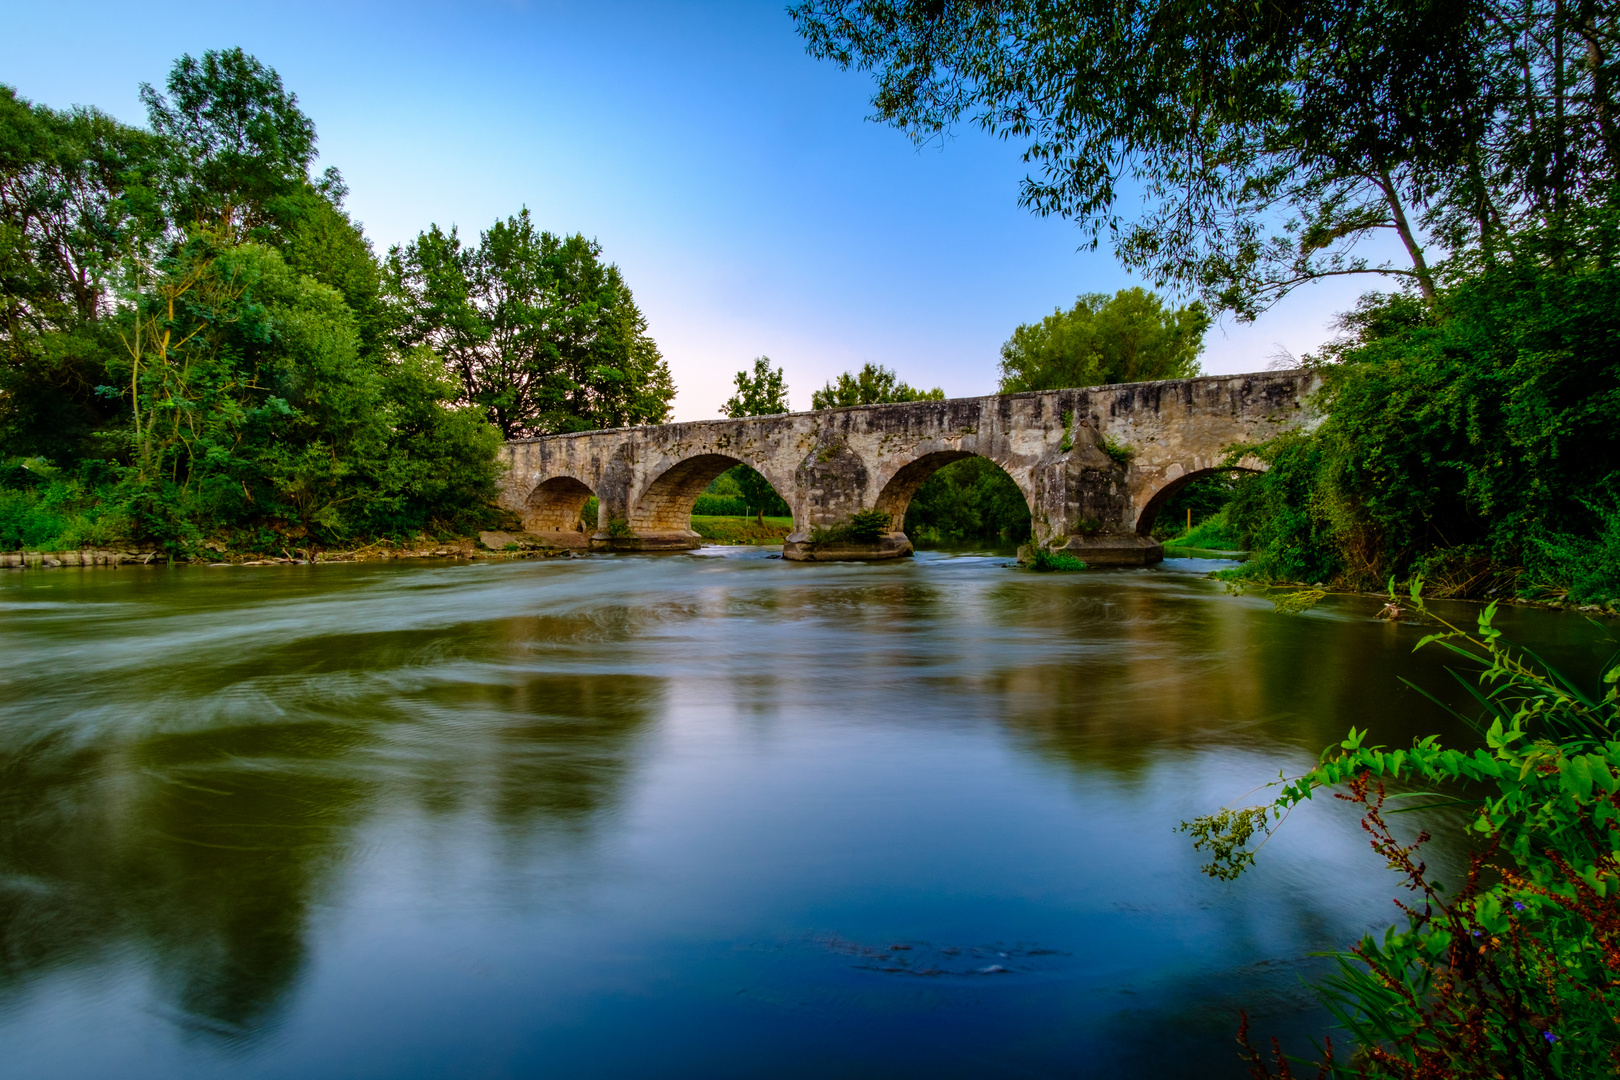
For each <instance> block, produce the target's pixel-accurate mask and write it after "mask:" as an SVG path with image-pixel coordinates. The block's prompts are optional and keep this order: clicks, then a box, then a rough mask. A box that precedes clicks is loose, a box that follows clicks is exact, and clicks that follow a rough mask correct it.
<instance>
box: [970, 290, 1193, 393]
mask: <svg viewBox="0 0 1620 1080" xmlns="http://www.w3.org/2000/svg"><path fill="white" fill-rule="evenodd" d="M1208 328H1209V315H1208V314H1207V312H1206V311H1205V310H1204V306H1203V305H1202V304H1199V303H1194V304H1192V305H1190V306H1188V307H1183V308H1178V309H1176V310H1174V311H1172V310H1170V309H1169V308H1167V307H1165V305H1164V302H1163V301H1161V300H1160V299H1159V298H1158V297H1157V296H1155V295H1154V294H1153V293H1150V292H1148V291H1146V290H1144V289H1139V288H1138V289H1121V290H1120V291H1119V292H1117V293H1115V294H1114V295H1113V296H1112V297H1110V296H1106V295H1104V294H1102V293H1086V294H1085V295H1083V296H1081V297H1079V298H1078V299H1077V300H1076V301H1075V302H1074V307H1072V308H1070V309H1069V310H1068V311H1063V310H1057V311H1054V312H1052V314H1050V315H1048V316H1047V317H1046V318H1044V319H1042V320H1041V321H1040V322H1038V323H1026V324H1024V325H1023V326H1020V327H1018V328H1017V329H1016V330H1014V331H1013V334H1012V337H1011V338H1009V339H1007V342H1006V344H1004V345H1002V347H1001V392H1002V393H1003V394H1016V393H1019V392H1021V391H1025V390H1058V389H1062V388H1064V387H1069V386H1102V385H1105V384H1107V383H1119V382H1147V381H1150V380H1153V379H1185V378H1190V377H1192V376H1194V375H1197V374H1198V371H1199V368H1198V354H1199V353H1200V352H1202V351H1203V349H1204V331H1205V330H1207V329H1208Z"/></svg>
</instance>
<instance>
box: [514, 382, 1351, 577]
mask: <svg viewBox="0 0 1620 1080" xmlns="http://www.w3.org/2000/svg"><path fill="white" fill-rule="evenodd" d="M1319 386H1320V378H1319V376H1317V375H1316V374H1314V373H1312V372H1309V371H1281V372H1266V373H1263V374H1255V375H1216V376H1206V377H1204V378H1197V379H1176V380H1170V381H1166V382H1148V383H1123V384H1118V385H1114V386H1093V387H1087V388H1082V389H1074V390H1048V391H1039V392H1035V393H1027V394H995V395H991V396H989V397H979V398H956V399H953V400H948V401H912V402H906V403H904V404H898V405H864V406H857V407H854V408H846V409H824V410H822V411H820V412H807V413H786V414H783V415H779V416H758V417H750V418H747V419H743V420H699V421H695V422H692V423H685V424H664V425H660V426H658V427H638V428H620V429H617V430H612V431H585V432H580V433H578V434H574V435H550V436H545V437H542V438H535V439H522V440H516V441H513V442H509V443H507V444H506V445H505V446H504V447H503V448H502V450H501V456H502V459H503V461H504V462H505V463H506V465H507V466H508V470H507V472H506V476H505V480H504V481H503V491H502V494H501V503H502V505H504V506H505V507H507V508H508V509H510V510H512V511H513V512H514V513H516V514H519V515H521V516H522V518H523V522H524V527H525V528H526V529H527V530H528V531H529V532H531V533H534V534H536V535H538V536H540V537H542V538H544V539H545V540H546V541H547V542H549V543H552V544H557V545H562V546H569V547H587V546H588V547H592V548H598V549H606V550H619V551H667V550H679V549H687V548H695V547H697V546H698V545H699V542H700V541H699V538H698V534H697V533H695V532H693V531H692V520H691V516H692V504H693V502H694V501H695V500H696V499H697V497H698V495H699V494H701V493H702V491H703V489H704V488H706V487H707V486H708V485H709V483H710V481H712V480H714V478H715V477H717V476H719V475H720V474H721V473H723V472H725V471H726V470H727V469H729V468H731V467H732V466H733V465H736V464H737V463H738V462H742V463H745V464H747V465H750V466H752V467H753V468H755V469H757V470H759V471H760V473H762V474H763V475H764V476H765V478H766V479H767V480H769V481H770V482H771V484H772V486H774V487H775V488H776V491H777V493H778V494H780V495H781V496H782V498H783V499H784V500H785V501H786V502H787V504H788V506H790V507H791V508H792V510H793V533H792V534H791V535H790V536H789V537H788V538H787V541H786V544H785V545H784V548H783V553H784V554H785V555H786V557H787V558H789V559H799V560H809V561H825V560H837V559H884V558H894V557H898V556H904V555H909V554H911V541H910V540H909V539H908V538H907V537H906V534H905V532H904V531H903V526H904V522H905V516H906V506H907V505H908V504H909V503H910V502H911V497H912V495H913V494H915V493H916V491H917V488H918V487H919V486H920V485H921V484H922V482H923V481H924V480H926V479H928V477H929V476H931V475H933V473H934V472H935V471H937V470H938V469H939V468H941V467H942V466H944V465H948V464H950V463H951V462H953V461H958V460H960V459H962V458H966V457H971V456H973V455H979V456H981V457H985V458H988V459H990V460H991V461H993V462H995V463H996V464H997V465H999V466H1000V467H1001V468H1002V469H1004V470H1006V472H1007V475H1009V476H1010V477H1012V479H1013V481H1014V482H1015V483H1016V484H1017V485H1018V487H1019V488H1020V489H1021V490H1022V491H1023V493H1024V498H1025V499H1027V500H1028V501H1029V510H1030V515H1031V528H1032V531H1033V534H1034V535H1033V542H1035V543H1038V544H1042V545H1045V546H1047V547H1049V548H1052V549H1054V550H1057V549H1061V550H1065V551H1070V552H1073V553H1075V554H1076V555H1078V556H1079V557H1081V558H1083V559H1085V560H1086V561H1087V562H1089V563H1091V564H1093V565H1141V564H1144V563H1149V562H1155V561H1157V560H1158V559H1160V558H1162V557H1163V551H1162V549H1161V547H1160V546H1159V544H1158V543H1156V542H1155V541H1154V540H1153V539H1152V538H1151V537H1150V536H1149V535H1148V533H1149V531H1150V530H1151V529H1152V527H1153V521H1154V518H1155V516H1156V515H1157V514H1158V510H1159V508H1160V507H1161V506H1162V505H1164V503H1165V501H1166V500H1167V499H1169V498H1170V496H1171V495H1173V494H1174V493H1175V491H1176V490H1177V489H1179V488H1180V487H1182V486H1183V485H1185V484H1186V483H1188V482H1189V481H1191V480H1194V479H1196V478H1198V477H1200V476H1205V475H1208V474H1210V473H1213V472H1218V471H1221V470H1222V469H1223V468H1232V467H1233V465H1232V464H1229V463H1228V458H1229V452H1230V448H1231V447H1233V446H1235V445H1240V444H1244V443H1253V442H1259V441H1261V440H1264V439H1268V438H1270V437H1272V436H1273V435H1276V434H1278V433H1279V432H1282V431H1286V430H1289V429H1292V428H1299V427H1309V426H1311V425H1312V424H1313V423H1314V420H1315V417H1316V414H1315V412H1314V411H1313V409H1312V406H1311V402H1310V398H1311V395H1312V394H1313V393H1314V392H1315V391H1316V390H1317V389H1318V388H1319ZM1236 466H1237V467H1239V468H1250V469H1257V468H1263V467H1264V466H1263V464H1262V463H1260V462H1258V461H1256V460H1255V459H1253V458H1245V459H1242V460H1240V461H1238V462H1236ZM593 495H594V496H596V498H597V500H598V511H597V520H596V523H595V525H596V527H595V529H594V531H593V530H591V529H589V528H588V527H587V526H586V525H584V524H583V523H582V522H581V520H580V514H581V512H582V510H583V509H584V507H585V504H586V501H587V500H588V499H590V497H591V496H593ZM874 510H876V511H882V513H883V514H884V515H886V518H883V519H880V518H879V517H878V516H877V515H875V514H873V513H871V511H874ZM857 514H861V515H862V516H861V518H860V519H859V520H858V521H855V520H854V519H855V515H857ZM852 525H853V528H852Z"/></svg>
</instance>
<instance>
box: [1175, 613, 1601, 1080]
mask: <svg viewBox="0 0 1620 1080" xmlns="http://www.w3.org/2000/svg"><path fill="white" fill-rule="evenodd" d="M1391 597H1392V599H1393V588H1391ZM1412 601H1413V605H1414V607H1416V608H1417V610H1418V611H1419V612H1420V613H1421V614H1422V615H1423V616H1424V617H1425V618H1427V619H1433V620H1434V621H1436V622H1438V623H1440V625H1441V626H1442V627H1443V628H1444V629H1443V630H1442V631H1441V632H1439V633H1435V634H1430V635H1427V636H1425V637H1424V638H1423V639H1422V640H1421V641H1419V643H1418V648H1423V647H1426V646H1429V645H1437V646H1439V647H1441V648H1445V649H1447V650H1449V651H1451V652H1452V653H1453V654H1454V655H1456V656H1458V657H1461V658H1463V659H1464V660H1465V661H1466V662H1467V663H1469V664H1470V665H1472V666H1475V667H1477V668H1478V669H1479V675H1478V679H1477V685H1476V684H1474V683H1471V682H1470V681H1469V680H1468V679H1466V678H1464V677H1463V676H1461V675H1460V674H1457V673H1456V672H1453V676H1454V677H1455V678H1456V679H1457V681H1458V683H1459V684H1460V685H1461V686H1462V687H1463V688H1464V689H1465V690H1466V692H1467V693H1468V695H1469V697H1470V698H1471V699H1472V701H1473V703H1474V705H1475V706H1477V707H1478V708H1479V709H1480V710H1481V715H1480V716H1478V717H1477V718H1475V717H1467V716H1463V714H1461V713H1457V714H1456V715H1458V716H1463V719H1465V720H1468V721H1469V723H1470V724H1471V725H1472V726H1473V727H1474V728H1475V730H1477V731H1478V732H1479V733H1480V735H1481V736H1482V740H1483V743H1484V745H1483V746H1481V747H1477V748H1475V749H1472V750H1467V751H1465V750H1457V749H1451V748H1446V747H1443V746H1441V745H1440V742H1439V739H1438V737H1437V736H1430V737H1427V738H1423V739H1418V740H1415V741H1414V743H1413V745H1412V746H1411V747H1410V748H1408V749H1398V750H1388V749H1387V748H1385V747H1382V746H1376V745H1371V744H1369V742H1368V738H1367V736H1368V733H1367V732H1365V731H1358V730H1355V729H1354V728H1352V729H1351V731H1350V734H1349V736H1348V737H1347V738H1346V739H1345V740H1344V741H1343V742H1342V743H1340V744H1339V746H1337V747H1330V748H1329V749H1328V750H1326V751H1324V752H1323V755H1322V760H1321V763H1320V764H1319V765H1318V766H1317V767H1316V768H1315V769H1313V770H1311V771H1310V772H1309V773H1307V774H1305V775H1304V776H1302V777H1298V778H1296V779H1293V780H1285V781H1281V782H1280V783H1281V792H1280V794H1279V795H1278V796H1277V798H1276V799H1275V800H1274V801H1273V802H1272V803H1271V804H1269V805H1267V806H1260V807H1248V808H1245V809H1243V810H1240V811H1232V810H1225V811H1222V812H1220V813H1218V814H1215V815H1211V816H1209V817H1206V818H1201V819H1199V820H1197V821H1195V822H1186V823H1183V826H1182V827H1183V829H1184V830H1186V831H1189V832H1191V833H1192V835H1193V836H1194V845H1195V847H1197V848H1199V849H1200V850H1204V851H1207V852H1209V853H1210V854H1211V855H1212V856H1213V858H1212V861H1211V863H1210V864H1209V865H1208V866H1206V867H1205V870H1206V872H1207V873H1210V874H1212V875H1213V876H1216V877H1221V878H1232V877H1235V876H1237V875H1238V874H1240V873H1241V872H1242V871H1243V870H1244V869H1245V868H1247V867H1248V866H1250V865H1252V864H1253V862H1254V859H1255V851H1256V850H1257V849H1250V848H1249V847H1248V846H1247V844H1248V841H1249V840H1251V839H1252V838H1253V837H1255V836H1263V835H1269V833H1270V832H1271V831H1272V830H1274V829H1275V828H1276V827H1277V825H1279V824H1280V823H1281V822H1282V820H1283V819H1284V818H1286V816H1287V814H1288V812H1289V811H1290V810H1291V809H1292V808H1293V807H1295V806H1297V805H1299V804H1300V803H1301V802H1303V801H1305V800H1308V799H1311V798H1313V797H1314V795H1315V793H1316V792H1318V791H1322V790H1327V789H1331V788H1336V787H1339V786H1341V785H1342V786H1344V787H1346V788H1347V789H1348V793H1347V794H1346V793H1336V797H1337V798H1339V799H1344V800H1347V801H1349V802H1351V803H1352V804H1354V805H1356V806H1358V807H1360V808H1361V809H1362V811H1363V827H1364V828H1365V829H1366V831H1367V833H1368V834H1369V836H1370V838H1371V842H1372V846H1373V849H1374V850H1375V851H1376V852H1377V853H1378V854H1379V855H1380V856H1381V857H1383V858H1384V859H1385V860H1386V862H1387V863H1388V864H1389V865H1390V867H1391V868H1392V869H1394V870H1396V871H1397V872H1398V873H1400V874H1401V876H1402V877H1403V878H1404V884H1405V887H1406V888H1407V889H1408V890H1409V891H1410V892H1411V893H1412V894H1413V900H1412V901H1411V902H1407V903H1402V905H1401V907H1402V910H1403V912H1404V913H1405V925H1404V927H1402V926H1396V927H1391V928H1390V929H1389V930H1388V931H1387V932H1386V933H1385V934H1384V935H1383V937H1382V940H1380V939H1379V938H1377V937H1374V936H1372V935H1368V936H1366V937H1364V938H1362V940H1361V941H1360V942H1359V943H1358V944H1357V945H1355V946H1354V947H1353V948H1351V949H1350V950H1349V951H1347V952H1342V953H1338V954H1335V957H1336V960H1337V964H1338V970H1337V973H1336V974H1335V975H1334V976H1333V977H1332V978H1330V979H1329V980H1328V981H1327V982H1326V984H1325V985H1324V986H1323V987H1322V988H1321V993H1322V996H1323V998H1324V1001H1325V1002H1326V1004H1327V1005H1328V1007H1329V1008H1330V1010H1332V1012H1333V1014H1334V1016H1335V1018H1336V1019H1337V1020H1338V1022H1339V1024H1340V1025H1341V1026H1342V1027H1344V1028H1345V1029H1346V1030H1348V1031H1349V1032H1350V1033H1351V1034H1352V1035H1353V1036H1354V1037H1355V1039H1356V1040H1357V1042H1358V1043H1359V1044H1360V1045H1361V1048H1362V1055H1363V1056H1362V1058H1361V1060H1359V1061H1358V1062H1357V1063H1356V1071H1355V1075H1360V1076H1373V1077H1402V1078H1405V1077H1413V1078H1416V1077H1441V1076H1445V1077H1481V1078H1483V1077H1497V1076H1548V1077H1552V1076H1574V1075H1598V1074H1602V1075H1608V1073H1609V1072H1610V1071H1612V1070H1613V1069H1614V1068H1615V1067H1616V1066H1620V1022H1617V1020H1616V1015H1617V1010H1620V992H1617V988H1620V664H1616V663H1614V662H1613V661H1611V662H1610V664H1609V665H1606V668H1605V670H1604V671H1603V672H1602V684H1603V686H1605V687H1606V689H1604V690H1601V691H1600V692H1599V693H1601V696H1597V695H1596V694H1593V693H1589V692H1588V691H1586V690H1585V689H1583V688H1582V687H1581V686H1580V685H1578V683H1577V682H1576V681H1575V680H1572V679H1570V678H1567V677H1565V676H1563V675H1561V674H1559V673H1558V672H1556V671H1554V670H1552V669H1551V668H1548V667H1547V666H1546V665H1545V664H1543V663H1542V662H1541V661H1540V660H1539V659H1538V658H1537V657H1535V656H1534V654H1532V653H1529V652H1528V651H1524V650H1514V649H1512V648H1511V647H1509V646H1508V645H1507V644H1506V643H1504V642H1503V641H1502V640H1501V634H1500V631H1498V630H1496V629H1495V628H1494V627H1493V626H1492V621H1493V617H1494V615H1495V611H1496V605H1495V604H1494V603H1493V604H1491V605H1490V606H1489V607H1487V608H1486V609H1485V610H1484V611H1483V612H1482V613H1481V615H1480V616H1479V621H1478V629H1477V631H1476V632H1474V633H1468V632H1465V631H1463V630H1460V629H1458V628H1457V627H1455V626H1452V625H1451V624H1450V623H1447V622H1445V621H1444V620H1443V619H1439V618H1438V617H1436V616H1435V615H1434V614H1433V613H1432V612H1429V611H1428V610H1426V609H1425V607H1424V605H1423V602H1422V598H1421V596H1420V593H1419V588H1418V587H1417V586H1415V585H1414V587H1413V589H1412ZM1386 784H1396V785H1399V786H1400V787H1401V788H1402V789H1403V790H1402V791H1401V792H1400V793H1399V794H1393V795H1392V794H1389V793H1388V792H1387V791H1386V787H1385V785H1386ZM1476 795H1478V796H1480V797H1478V798H1476V797H1475V796H1476ZM1396 800H1399V801H1400V802H1402V803H1403V804H1408V805H1406V806H1403V809H1421V808H1423V807H1428V806H1443V805H1448V804H1458V803H1462V804H1466V805H1474V806H1477V807H1478V810H1477V812H1476V813H1475V815H1474V816H1473V818H1472V821H1471V823H1470V825H1469V826H1468V829H1469V832H1471V833H1472V834H1474V835H1475V836H1476V837H1477V838H1478V844H1477V845H1476V850H1475V853H1474V854H1473V856H1472V857H1471V861H1470V866H1469V869H1468V873H1467V875H1466V877H1465V878H1464V880H1463V881H1462V882H1460V883H1454V884H1453V886H1452V887H1451V888H1449V889H1447V888H1443V886H1442V884H1441V883H1440V882H1437V881H1435V880H1434V879H1433V877H1432V876H1431V875H1430V873H1429V871H1428V868H1427V867H1426V866H1425V865H1424V863H1423V862H1422V861H1421V859H1420V858H1418V856H1417V851H1418V849H1419V847H1420V846H1421V845H1422V844H1423V843H1425V842H1426V841H1427V840H1428V839H1429V836H1428V834H1427V833H1426V832H1425V833H1421V834H1420V835H1419V836H1418V837H1417V839H1416V840H1415V841H1414V842H1412V843H1402V842H1401V841H1399V840H1398V839H1396V837H1395V836H1394V835H1393V833H1392V832H1391V830H1390V828H1389V825H1388V823H1387V821H1386V818H1385V815H1386V814H1387V813H1390V812H1391V811H1389V810H1387V809H1386V806H1387V804H1388V803H1390V802H1392V801H1396ZM1249 1054H1250V1061H1251V1064H1252V1065H1253V1066H1254V1067H1255V1069H1256V1075H1259V1076H1269V1075H1272V1073H1271V1072H1270V1070H1269V1067H1268V1066H1267V1065H1266V1064H1265V1063H1264V1062H1262V1061H1261V1059H1260V1056H1259V1054H1258V1053H1257V1052H1255V1051H1254V1050H1253V1048H1252V1047H1250V1048H1249ZM1279 1062H1280V1063H1281V1064H1282V1067H1283V1070H1284V1072H1283V1075H1286V1070H1287V1066H1286V1063H1285V1062H1282V1061H1281V1056H1280V1054H1279ZM1326 1071H1332V1072H1333V1073H1334V1074H1335V1075H1349V1074H1350V1071H1349V1070H1348V1069H1347V1068H1345V1067H1343V1066H1338V1065H1334V1064H1333V1063H1332V1062H1331V1061H1330V1062H1327V1063H1326V1067H1325V1069H1324V1072H1326Z"/></svg>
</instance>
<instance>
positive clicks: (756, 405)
mask: <svg viewBox="0 0 1620 1080" xmlns="http://www.w3.org/2000/svg"><path fill="white" fill-rule="evenodd" d="M736 383H737V392H736V393H735V394H733V395H731V397H729V398H727V399H726V403H725V404H724V405H722V406H720V411H721V412H723V413H725V414H726V415H727V416H729V417H731V418H732V419H733V420H738V419H741V418H743V417H745V416H776V415H778V414H780V413H785V412H787V411H788V396H787V395H788V389H787V379H786V376H785V374H784V373H783V371H782V369H781V368H773V367H771V358H770V357H768V356H756V357H754V370H753V373H752V374H750V373H749V372H746V371H739V372H737V379H736ZM726 487H734V488H736V490H737V491H738V492H739V493H740V494H741V495H742V497H743V498H744V499H745V500H746V501H747V503H748V505H749V506H752V507H753V508H754V509H755V511H756V512H757V513H758V515H759V517H760V519H761V521H762V522H763V520H764V517H765V514H766V512H769V513H771V514H772V515H773V516H779V517H786V516H787V515H788V514H791V513H792V512H793V511H792V510H791V508H789V506H788V504H787V501H786V500H785V499H783V498H782V496H781V495H779V494H777V491H776V489H775V488H774V487H772V486H771V482H770V481H769V480H767V479H765V477H763V476H761V475H760V473H759V472H758V470H756V469H753V468H751V467H750V466H747V465H742V464H738V465H733V466H732V467H731V468H729V469H727V470H726V471H725V472H723V473H721V474H720V475H719V476H718V477H716V478H715V481H714V483H712V484H710V485H709V490H710V491H711V492H712V491H714V490H716V489H717V488H726Z"/></svg>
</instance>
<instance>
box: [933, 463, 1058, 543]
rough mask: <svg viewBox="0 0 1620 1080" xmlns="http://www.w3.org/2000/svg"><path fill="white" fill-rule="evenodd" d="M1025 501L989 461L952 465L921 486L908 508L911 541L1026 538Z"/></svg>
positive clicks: (1027, 520) (1008, 477)
mask: <svg viewBox="0 0 1620 1080" xmlns="http://www.w3.org/2000/svg"><path fill="white" fill-rule="evenodd" d="M1029 520H1030V518H1029V503H1028V502H1027V501H1026V500H1025V499H1024V493H1023V492H1022V491H1021V490H1019V487H1018V485H1017V484H1015V483H1013V479H1012V477H1010V476H1008V475H1007V474H1006V472H1005V471H1003V470H1002V469H1001V468H1000V466H998V465H996V464H995V463H994V462H992V461H990V460H989V459H987V458H982V457H969V458H963V459H962V460H961V461H953V462H951V463H950V464H949V465H946V466H945V467H944V468H942V469H940V470H939V471H938V472H936V473H934V475H933V476H930V477H929V478H928V479H927V480H924V481H923V482H922V486H920V487H919V488H918V489H917V491H916V494H914V495H912V497H911V503H910V504H909V505H908V506H907V507H906V520H905V530H906V534H907V535H908V536H910V537H911V538H912V539H914V540H915V539H917V538H919V537H923V536H934V537H938V538H942V539H943V538H965V537H996V536H1000V537H1005V538H1007V539H1008V540H1012V541H1015V542H1017V541H1022V540H1025V539H1027V538H1028V537H1029Z"/></svg>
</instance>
